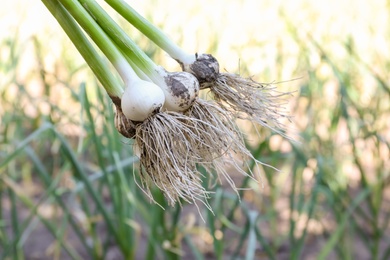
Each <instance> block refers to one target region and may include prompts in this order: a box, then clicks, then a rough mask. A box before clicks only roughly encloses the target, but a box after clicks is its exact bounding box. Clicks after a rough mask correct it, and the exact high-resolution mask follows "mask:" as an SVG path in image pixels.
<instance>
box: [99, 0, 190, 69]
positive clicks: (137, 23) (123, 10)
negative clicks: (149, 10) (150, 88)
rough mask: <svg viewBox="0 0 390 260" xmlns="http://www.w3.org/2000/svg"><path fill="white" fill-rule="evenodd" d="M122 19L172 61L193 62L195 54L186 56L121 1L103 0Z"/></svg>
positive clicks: (162, 33)
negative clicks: (164, 52) (165, 53)
mask: <svg viewBox="0 0 390 260" xmlns="http://www.w3.org/2000/svg"><path fill="white" fill-rule="evenodd" d="M105 1H106V2H107V3H108V4H109V5H110V6H111V7H112V8H114V9H115V10H116V11H117V12H118V13H119V14H120V15H121V16H123V18H125V19H126V20H127V21H128V22H129V23H131V24H132V25H133V26H134V27H136V28H137V29H138V30H139V31H140V32H142V33H143V34H144V35H145V36H146V37H148V38H149V39H151V40H152V41H153V42H154V43H155V44H156V45H157V46H159V47H160V48H161V49H163V50H164V51H166V52H167V53H168V54H169V55H170V56H171V57H172V58H173V59H175V60H177V61H178V62H180V63H184V64H191V63H193V62H194V61H195V54H188V53H186V52H185V51H184V50H183V49H181V48H180V47H179V46H178V45H177V44H175V43H174V42H173V41H172V40H171V39H170V38H169V37H168V36H167V35H166V34H165V33H164V32H163V31H161V30H160V29H159V28H157V27H156V26H154V25H153V24H152V23H150V22H149V21H148V20H146V19H145V18H144V17H142V16H141V15H140V14H139V13H137V11H135V10H134V9H133V8H132V7H131V6H129V5H128V4H127V3H126V2H125V1H123V0H105Z"/></svg>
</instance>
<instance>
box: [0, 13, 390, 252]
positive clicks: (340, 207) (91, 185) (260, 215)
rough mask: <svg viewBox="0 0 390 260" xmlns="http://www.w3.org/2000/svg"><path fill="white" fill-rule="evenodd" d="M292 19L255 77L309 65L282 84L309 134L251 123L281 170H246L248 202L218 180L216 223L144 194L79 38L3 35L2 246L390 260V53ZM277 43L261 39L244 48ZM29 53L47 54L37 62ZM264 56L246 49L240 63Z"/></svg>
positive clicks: (257, 149)
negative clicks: (255, 174)
mask: <svg viewBox="0 0 390 260" xmlns="http://www.w3.org/2000/svg"><path fill="white" fill-rule="evenodd" d="M387 8H388V7H387ZM387 10H390V9H387ZM313 15H314V14H313ZM148 17H149V18H150V19H152V17H153V15H150V16H148ZM291 17H292V15H291V14H289V13H285V12H282V11H280V13H279V15H278V19H279V20H281V21H283V23H284V26H285V29H286V32H287V33H286V34H285V35H282V36H280V37H281V38H280V41H277V42H276V44H274V47H275V46H276V49H275V52H276V53H277V54H278V55H277V56H276V61H275V67H273V68H271V67H272V65H269V66H267V67H265V68H264V69H263V70H262V71H260V72H259V74H256V75H255V78H256V79H258V80H260V79H262V78H265V79H270V78H273V77H277V79H280V80H283V79H286V78H287V79H292V78H296V75H297V74H299V75H298V76H301V75H300V73H302V71H304V72H307V74H305V75H304V76H303V77H302V78H300V79H298V80H295V81H292V82H287V83H283V84H277V86H278V87H280V88H281V89H282V90H285V89H289V90H291V89H294V88H295V89H296V93H294V97H292V98H291V106H290V107H288V109H289V110H291V111H290V113H291V114H292V115H293V116H294V121H295V126H291V128H294V130H292V131H291V132H296V133H298V135H299V138H297V139H298V142H296V141H291V140H288V139H283V138H282V137H279V136H277V135H275V134H272V133H270V132H269V131H267V130H265V129H260V137H258V136H257V135H254V134H253V133H252V132H254V131H252V130H253V129H252V130H249V134H248V146H249V147H250V148H251V150H252V152H253V154H254V155H255V156H256V158H259V159H260V160H261V161H262V162H264V163H267V164H269V165H272V166H274V167H276V168H278V169H280V170H281V172H276V171H275V170H274V169H272V168H269V167H264V168H262V169H260V174H261V175H262V176H263V185H259V184H257V183H255V182H253V181H252V180H250V179H248V178H246V179H242V178H234V179H235V180H236V181H237V185H238V186H240V187H241V188H242V190H241V191H240V195H241V200H239V198H238V197H237V196H236V194H235V193H234V192H232V191H231V189H230V188H228V187H227V185H224V184H217V185H216V186H215V187H212V188H210V189H212V190H213V191H214V193H213V195H212V197H211V199H210V201H209V203H210V205H211V206H212V207H213V210H214V213H212V212H210V211H207V210H206V209H204V208H203V207H200V212H201V214H202V216H203V217H204V220H205V222H203V221H202V220H201V217H200V215H199V214H198V212H197V209H196V208H195V207H194V205H183V206H182V207H180V206H177V207H174V208H171V207H168V206H167V204H166V202H165V201H164V199H163V196H162V194H161V193H160V192H159V191H158V190H154V191H153V193H154V197H155V199H156V201H157V202H158V203H160V205H161V206H162V207H164V208H165V210H163V209H162V208H161V207H160V206H159V205H156V204H152V203H151V202H150V201H149V199H148V198H147V197H146V196H145V195H144V194H143V192H142V190H141V189H140V188H139V187H138V186H137V179H138V177H137V174H138V173H137V167H136V165H135V163H136V162H137V157H136V156H135V155H134V154H133V152H132V142H131V141H129V140H126V139H124V138H122V137H121V136H120V135H119V134H118V133H117V132H116V130H115V127H114V124H113V108H112V105H111V103H110V100H109V98H108V97H107V95H106V94H105V93H104V92H103V91H104V90H103V88H102V87H101V86H99V84H98V83H97V82H96V81H95V79H94V77H93V75H91V73H90V72H89V70H88V68H87V67H86V66H85V65H84V64H83V63H82V62H80V61H79V60H78V59H79V57H75V56H74V54H72V55H69V52H70V50H69V49H68V48H67V46H68V45H67V44H68V42H65V43H64V44H63V46H57V47H56V48H57V50H58V53H59V56H56V55H53V53H52V51H51V50H50V46H52V45H48V42H52V41H54V40H53V38H54V39H55V37H56V35H48V36H46V37H47V38H40V37H32V38H29V39H28V40H25V41H21V39H20V37H19V35H18V33H16V34H14V35H13V36H9V37H7V38H3V39H1V42H0V50H1V51H0V54H1V59H0V75H1V79H0V83H1V85H0V118H1V125H0V204H1V205H0V258H1V259H24V258H27V259H31V258H33V257H34V254H37V253H40V255H35V257H38V258H39V259H43V258H47V259H68V258H69V259H134V258H138V259H145V258H146V259H179V258H182V259H227V258H232V259H255V258H256V259H302V258H318V259H328V258H331V259H352V258H355V259H388V258H389V257H390V242H389V241H390V237H389V236H390V230H389V221H390V210H389V205H390V197H389V196H390V195H389V187H388V185H389V174H390V160H389V157H390V86H389V77H388V71H390V62H389V59H388V58H389V57H388V56H386V54H383V55H382V56H381V55H380V54H381V50H377V51H375V50H370V52H368V54H369V55H371V56H368V57H367V55H368V54H367V53H364V52H361V50H360V49H359V47H357V46H358V45H359V42H357V41H358V37H356V35H354V34H353V33H352V32H351V34H347V35H343V36H342V37H341V38H338V39H333V38H329V37H330V36H329V35H327V34H326V33H324V34H320V35H319V33H318V32H317V31H316V32H310V31H307V30H301V28H300V27H299V26H297V24H298V22H297V21H295V20H293V21H292V20H291ZM313 19H315V18H313ZM157 23H158V22H157ZM167 26H169V24H167ZM332 26H333V25H332ZM225 30H228V29H225ZM320 33H321V32H320ZM373 34H374V33H373ZM375 35H376V34H375ZM216 36H219V37H222V36H223V33H222V32H219V33H218V34H216ZM138 37H139V36H136V39H137V40H138V42H139V43H140V45H141V46H143V48H144V49H145V50H147V53H148V54H149V55H153V56H154V57H155V60H157V61H159V62H161V63H162V64H167V66H170V64H169V62H168V63H166V61H165V59H166V58H165V56H163V54H162V53H161V52H160V51H158V50H156V49H155V48H154V47H153V46H151V45H149V44H148V43H147V42H146V41H145V40H142V39H141V38H140V39H138ZM366 37H370V35H368V34H367V35H366ZM383 40H384V41H385V42H386V43H387V44H389V37H387V38H384V39H383ZM220 41H221V39H218V38H217V37H215V38H208V40H207V44H208V51H209V52H212V53H217V54H219V55H220V56H222V55H221V53H220V52H221V50H220V49H221V48H222V47H223V46H224V45H223V43H221V42H220ZM273 43H275V42H273ZM221 46H222V47H221ZM267 46H268V44H267V43H265V42H261V41H260V42H259V41H258V40H256V39H254V38H253V39H252V38H251V39H249V40H248V42H246V43H245V46H244V47H240V48H237V50H236V51H237V52H236V54H235V55H238V56H243V57H245V56H246V55H247V54H246V50H247V49H249V50H253V51H255V52H256V51H257V50H256V48H268V47H267ZM73 50H74V49H73ZM217 56H218V55H217ZM25 57H27V59H28V60H30V61H31V60H33V64H35V66H34V69H32V70H29V71H28V72H27V74H26V71H25V68H24V64H25V62H26V58H25ZM48 57H49V58H50V59H53V57H54V62H53V61H50V59H49V61H48ZM252 58H253V59H254V61H253V60H252ZM224 59H225V58H222V60H224ZM256 59H257V57H250V58H249V61H248V63H246V62H245V60H242V61H241V62H240V68H239V70H240V72H241V73H244V74H245V73H247V74H248V73H250V72H251V71H253V70H252V69H251V65H253V66H256ZM292 61H293V62H292ZM48 63H50V64H54V68H53V67H49V65H47V64H48ZM291 64H292V65H291ZM286 68H289V69H290V70H287V72H286ZM386 73H387V74H386ZM289 84H291V85H292V87H288V85H289ZM244 128H245V129H248V128H249V127H248V126H244ZM205 176H206V177H205V180H204V183H205V185H206V184H207V183H209V180H208V178H209V177H208V176H209V175H207V174H205Z"/></svg>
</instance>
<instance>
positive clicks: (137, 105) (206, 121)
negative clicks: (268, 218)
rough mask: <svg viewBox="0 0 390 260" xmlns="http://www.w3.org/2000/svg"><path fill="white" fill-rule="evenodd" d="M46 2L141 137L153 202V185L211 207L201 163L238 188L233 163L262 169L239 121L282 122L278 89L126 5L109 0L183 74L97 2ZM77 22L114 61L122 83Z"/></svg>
mask: <svg viewBox="0 0 390 260" xmlns="http://www.w3.org/2000/svg"><path fill="white" fill-rule="evenodd" d="M42 1H43V2H44V4H45V5H46V6H47V8H48V9H49V10H50V11H51V13H52V14H53V16H54V17H55V18H56V19H57V20H58V22H59V23H60V25H61V26H62V27H63V29H64V31H65V32H66V33H67V34H68V36H69V38H70V39H71V40H72V42H73V43H74V44H75V46H76V47H77V49H78V50H79V52H80V53H81V54H82V56H83V57H84V59H85V60H86V61H87V63H88V65H89V66H90V67H91V69H92V71H93V72H94V73H95V75H96V76H97V78H98V79H99V81H100V82H101V83H102V84H103V86H104V87H105V89H106V91H107V94H108V95H109V96H110V97H111V99H112V101H113V103H114V105H115V108H116V114H115V126H116V128H117V130H118V132H119V133H121V134H122V135H123V136H125V137H127V138H132V139H135V144H136V146H137V148H138V151H139V157H140V174H141V184H140V187H141V188H142V189H143V190H144V191H145V193H146V194H147V195H148V196H149V197H150V198H151V199H152V200H153V197H152V196H151V192H150V186H151V185H152V183H153V184H154V185H156V186H157V187H158V188H159V189H161V190H162V191H163V193H164V195H165V197H166V199H167V200H168V203H169V204H171V205H173V204H175V203H177V202H180V199H183V200H184V201H186V202H189V203H193V202H197V201H200V202H202V203H204V204H205V205H206V207H208V208H209V209H210V210H211V208H210V206H209V205H208V204H207V202H206V201H207V200H206V198H208V197H209V192H208V191H207V190H206V189H205V188H204V187H203V185H202V183H201V182H202V178H201V177H202V176H201V174H200V172H199V171H198V170H197V167H198V166H202V167H203V168H205V169H206V170H207V171H208V172H210V173H215V174H217V177H218V179H219V178H220V177H224V178H225V179H226V180H227V181H228V182H229V183H230V184H231V186H232V187H233V188H234V189H235V184H234V182H233V180H232V179H231V177H230V176H229V174H228V172H227V168H226V166H230V167H232V168H233V169H234V170H235V171H237V172H239V173H241V174H243V175H247V174H248V173H247V172H246V167H245V165H246V163H247V162H248V161H249V160H254V161H255V162H256V163H257V164H261V162H259V161H257V160H256V159H255V158H254V157H253V156H252V155H251V153H250V152H249V151H248V150H247V148H246V147H245V144H244V138H243V135H242V133H241V132H240V130H239V128H238V127H237V125H236V123H235V118H237V117H242V115H241V112H243V113H244V114H245V115H247V118H248V119H251V120H252V119H253V120H254V121H256V122H259V123H260V124H263V122H264V121H265V120H267V121H272V122H273V121H275V122H277V117H278V116H279V114H278V112H277V108H278V100H279V99H278V98H279V97H278V96H273V95H272V94H271V92H270V90H271V89H270V88H264V87H263V86H262V85H260V84H259V83H256V82H254V81H251V80H249V79H242V78H241V77H239V76H236V75H233V74H227V73H220V72H219V64H218V62H217V60H216V59H215V58H214V57H213V56H212V55H210V54H200V55H197V54H196V55H191V54H187V53H185V52H184V51H182V50H181V49H180V48H179V47H178V46H177V45H175V44H173V43H172V42H171V41H170V40H169V39H168V38H167V37H166V36H165V35H164V34H163V33H162V32H161V31H160V30H158V29H156V28H155V27H154V26H153V25H152V24H150V23H149V22H148V21H147V20H145V19H144V18H142V17H141V16H140V15H139V14H137V13H136V12H135V10H133V9H132V8H131V7H130V6H128V5H127V4H126V3H125V2H123V1H122V0H106V1H107V3H109V4H110V5H111V6H112V7H114V9H116V10H117V11H118V12H119V13H120V14H121V15H123V16H124V17H125V18H126V19H127V20H129V21H130V22H131V23H132V24H134V25H135V26H136V27H137V28H138V29H140V30H141V31H142V32H143V33H144V34H145V35H146V36H148V37H149V38H150V39H152V40H153V41H154V42H156V43H157V44H158V45H159V46H160V47H161V48H163V49H164V50H165V51H167V52H168V53H169V54H170V55H171V57H173V58H174V59H176V60H177V61H178V62H179V63H180V65H181V67H182V69H183V71H181V72H168V71H166V70H165V69H164V68H162V67H161V66H158V65H156V64H155V63H154V62H153V61H152V60H151V59H150V58H149V57H148V56H147V55H146V54H145V53H144V52H143V51H142V50H141V49H140V48H139V47H138V46H137V45H136V44H135V43H134V42H133V41H132V39H131V38H130V37H129V36H128V35H127V34H126V33H125V32H124V31H123V30H122V29H121V28H120V27H119V25H118V24H116V23H115V21H114V20H113V19H112V18H111V17H110V16H109V15H108V14H107V13H106V12H105V11H104V10H103V9H102V8H101V7H100V5H99V4H98V3H97V2H96V1H95V0H42ZM77 24H78V25H79V26H81V27H82V28H83V30H84V31H85V32H86V33H87V34H88V35H89V36H90V38H91V40H92V41H93V42H94V43H95V44H96V45H97V46H98V48H99V49H100V50H101V51H102V52H103V54H104V55H105V56H106V57H107V58H108V60H109V61H110V62H111V63H112V65H113V67H114V68H115V69H116V71H117V73H118V74H119V76H120V78H121V81H122V84H121V83H119V81H118V80H117V79H116V78H115V77H114V76H113V75H112V74H111V73H110V68H108V67H107V65H105V63H104V61H103V60H102V58H101V57H100V56H99V54H98V53H97V52H96V50H95V49H94V47H93V46H92V45H91V43H90V42H89V40H88V39H87V38H86V37H85V35H84V33H83V32H82V31H81V29H80V27H79V26H78V25H77ZM206 88H209V89H211V91H212V92H213V93H214V97H215V101H206V100H202V99H200V98H199V91H200V90H201V89H206ZM246 88H249V89H246ZM259 93H260V94H259ZM281 96H283V94H281ZM237 110H239V113H237ZM264 125H267V126H269V124H268V123H264ZM276 127H279V125H276ZM242 165H244V167H242ZM249 174H251V173H249Z"/></svg>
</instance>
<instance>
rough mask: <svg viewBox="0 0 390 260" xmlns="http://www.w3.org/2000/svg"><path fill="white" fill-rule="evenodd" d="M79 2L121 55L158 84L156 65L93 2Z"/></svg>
mask: <svg viewBox="0 0 390 260" xmlns="http://www.w3.org/2000/svg"><path fill="white" fill-rule="evenodd" d="M79 2H80V3H81V4H82V5H83V6H84V8H85V10H86V11H87V12H89V13H90V15H91V16H92V17H93V19H95V21H96V22H97V23H98V25H99V26H100V27H101V28H102V29H103V30H104V31H105V33H106V34H107V35H108V36H109V37H110V38H111V40H112V41H114V42H115V44H116V45H117V46H118V47H119V48H120V49H121V50H122V53H124V54H125V56H127V57H128V58H129V59H130V60H131V61H132V62H131V63H133V64H135V65H136V67H138V68H140V69H141V70H142V71H143V72H144V73H145V74H146V75H147V76H148V77H149V78H150V79H152V80H153V81H154V82H155V83H156V84H158V83H160V80H161V76H160V75H159V74H158V72H157V71H158V67H157V65H156V64H155V63H154V62H153V61H152V60H151V59H150V58H149V57H148V56H147V55H146V54H145V53H144V52H143V51H142V50H141V49H140V48H139V47H138V46H137V44H136V43H135V42H134V41H133V40H132V39H131V38H130V37H129V36H128V35H127V34H126V33H125V32H124V31H123V30H122V28H121V27H120V26H119V25H118V24H117V23H116V22H115V21H114V20H113V19H112V18H111V17H110V16H109V15H108V14H107V13H106V12H105V11H104V10H103V8H101V7H100V6H99V4H98V3H97V2H96V1H95V0H79ZM133 67H134V66H133ZM141 77H142V76H141Z"/></svg>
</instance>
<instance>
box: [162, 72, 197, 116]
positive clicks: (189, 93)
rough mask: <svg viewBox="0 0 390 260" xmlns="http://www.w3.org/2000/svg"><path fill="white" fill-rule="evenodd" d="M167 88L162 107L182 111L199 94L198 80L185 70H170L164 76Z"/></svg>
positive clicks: (188, 106) (189, 105)
mask: <svg viewBox="0 0 390 260" xmlns="http://www.w3.org/2000/svg"><path fill="white" fill-rule="evenodd" d="M164 79H165V83H166V85H167V89H165V90H164V92H165V104H164V108H165V109H167V110H170V111H175V112H183V111H185V110H187V109H188V108H190V107H191V105H192V104H193V103H194V102H195V100H196V98H197V97H198V94H199V88H200V87H199V81H198V80H197V79H196V77H195V76H194V75H192V74H190V73H187V72H170V73H168V74H167V75H166V76H165V78H164Z"/></svg>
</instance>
